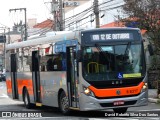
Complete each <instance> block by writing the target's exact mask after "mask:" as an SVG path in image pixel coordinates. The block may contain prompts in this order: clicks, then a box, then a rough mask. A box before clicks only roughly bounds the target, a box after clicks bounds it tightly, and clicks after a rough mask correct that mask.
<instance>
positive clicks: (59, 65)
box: [53, 54, 62, 71]
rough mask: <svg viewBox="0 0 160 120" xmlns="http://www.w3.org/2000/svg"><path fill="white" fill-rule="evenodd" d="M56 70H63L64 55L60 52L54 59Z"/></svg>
mask: <svg viewBox="0 0 160 120" xmlns="http://www.w3.org/2000/svg"><path fill="white" fill-rule="evenodd" d="M53 65H54V70H55V71H61V70H62V57H61V55H60V54H58V56H56V58H55V59H54V61H53Z"/></svg>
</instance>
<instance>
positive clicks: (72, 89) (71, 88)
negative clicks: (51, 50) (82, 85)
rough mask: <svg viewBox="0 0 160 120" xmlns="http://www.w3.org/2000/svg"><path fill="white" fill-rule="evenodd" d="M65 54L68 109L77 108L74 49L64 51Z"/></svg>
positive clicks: (68, 48) (73, 47)
mask: <svg viewBox="0 0 160 120" xmlns="http://www.w3.org/2000/svg"><path fill="white" fill-rule="evenodd" d="M66 54H67V89H68V99H69V106H70V108H79V104H78V103H79V98H78V83H77V62H76V47H75V46H71V47H67V49H66Z"/></svg>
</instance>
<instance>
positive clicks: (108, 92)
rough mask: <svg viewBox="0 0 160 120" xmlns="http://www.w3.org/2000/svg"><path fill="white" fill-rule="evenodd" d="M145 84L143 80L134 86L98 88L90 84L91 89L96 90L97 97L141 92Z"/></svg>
mask: <svg viewBox="0 0 160 120" xmlns="http://www.w3.org/2000/svg"><path fill="white" fill-rule="evenodd" d="M143 85H144V82H141V83H140V84H139V85H138V86H133V87H124V88H109V89H97V88H95V87H93V86H89V89H90V90H91V91H92V92H94V94H95V96H97V97H114V96H127V95H136V94H139V93H140V92H141V89H142V87H143ZM117 90H120V95H117Z"/></svg>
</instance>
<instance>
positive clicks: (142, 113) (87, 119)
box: [0, 81, 160, 120]
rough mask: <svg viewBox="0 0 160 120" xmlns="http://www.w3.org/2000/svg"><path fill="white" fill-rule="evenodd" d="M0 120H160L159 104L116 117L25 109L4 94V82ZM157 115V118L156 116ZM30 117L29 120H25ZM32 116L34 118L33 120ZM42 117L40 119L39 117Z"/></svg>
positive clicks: (108, 113)
mask: <svg viewBox="0 0 160 120" xmlns="http://www.w3.org/2000/svg"><path fill="white" fill-rule="evenodd" d="M0 111H1V112H0V114H1V116H3V117H1V118H0V119H10V115H11V116H12V118H11V119H15V120H17V119H37V120H39V119H47V120H53V119H55V120H57V119H58V120H104V119H105V120H109V119H113V120H119V119H120V120H139V119H140V120H160V104H155V103H149V104H148V106H142V107H133V108H129V109H128V112H127V113H126V114H122V115H118V117H117V115H116V114H114V113H113V111H112V110H110V109H109V110H106V111H92V112H79V111H73V112H72V113H71V115H69V116H63V115H62V114H61V112H60V111H59V110H58V109H57V108H52V107H47V106H43V107H35V108H33V109H26V108H25V107H24V104H23V102H20V101H15V100H12V99H10V98H9V97H8V96H7V93H6V84H5V82H4V81H3V82H0ZM158 114H159V116H157V115H158ZM28 116H30V117H31V118H26V117H28ZM33 116H34V117H35V118H33ZM41 116H42V117H41ZM128 116H129V117H128Z"/></svg>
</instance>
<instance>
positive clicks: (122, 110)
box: [113, 107, 128, 114]
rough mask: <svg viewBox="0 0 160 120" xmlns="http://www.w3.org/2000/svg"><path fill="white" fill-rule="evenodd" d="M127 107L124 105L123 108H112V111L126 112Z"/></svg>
mask: <svg viewBox="0 0 160 120" xmlns="http://www.w3.org/2000/svg"><path fill="white" fill-rule="evenodd" d="M127 109H128V108H127V107H124V108H114V109H113V110H114V112H115V113H119V114H120V113H126V112H127Z"/></svg>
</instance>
